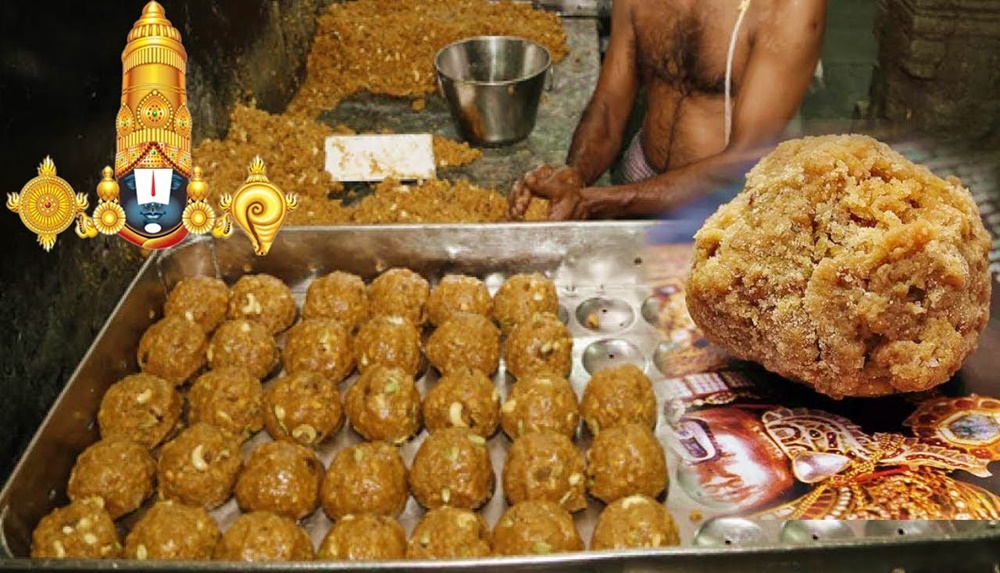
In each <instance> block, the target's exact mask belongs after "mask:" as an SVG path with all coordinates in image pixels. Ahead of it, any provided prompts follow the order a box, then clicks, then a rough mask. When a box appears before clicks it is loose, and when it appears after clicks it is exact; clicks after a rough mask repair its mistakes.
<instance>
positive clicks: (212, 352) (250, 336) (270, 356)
mask: <svg viewBox="0 0 1000 573" xmlns="http://www.w3.org/2000/svg"><path fill="white" fill-rule="evenodd" d="M206 354H207V356H208V365H209V367H210V368H212V369H213V370H215V369H219V368H226V367H231V368H240V369H242V370H245V371H246V372H247V373H248V374H250V375H251V376H253V377H254V378H257V379H258V380H263V379H265V378H267V377H268V375H270V374H271V373H272V372H274V370H275V369H276V368H277V366H278V362H279V360H278V345H277V344H276V343H275V342H274V337H273V336H271V333H270V332H268V330H267V328H266V327H265V326H264V325H262V324H260V323H259V322H253V321H250V320H243V319H238V320H227V321H225V322H223V323H222V324H220V325H219V328H218V329H217V330H216V331H215V334H213V335H212V340H211V341H210V342H209V343H208V352H207V353H206Z"/></svg>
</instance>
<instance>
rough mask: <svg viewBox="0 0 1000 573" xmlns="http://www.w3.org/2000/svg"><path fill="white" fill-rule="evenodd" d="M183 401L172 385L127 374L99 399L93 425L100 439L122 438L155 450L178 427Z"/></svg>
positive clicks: (155, 378) (144, 375) (152, 377)
mask: <svg viewBox="0 0 1000 573" xmlns="http://www.w3.org/2000/svg"><path fill="white" fill-rule="evenodd" d="M182 403H183V399H182V398H181V395H180V393H179V392H178V391H177V390H176V389H175V388H174V385H173V384H171V383H169V382H167V381H166V380H164V379H162V378H160V377H159V376H153V375H152V374H131V375H129V376H126V377H125V378H122V379H121V380H119V381H118V382H115V383H114V384H112V385H111V387H110V388H108V389H107V391H106V392H105V393H104V398H102V399H101V407H100V409H98V411H97V425H98V426H99V427H100V429H101V437H102V438H104V439H108V438H114V437H122V438H126V439H129V440H132V441H133V442H135V443H137V444H140V445H142V446H144V447H146V448H150V449H152V448H155V447H156V446H158V445H160V444H161V443H162V442H163V441H164V440H166V439H167V438H168V437H169V436H170V435H171V434H172V433H173V432H174V431H175V430H176V429H177V428H178V426H179V424H180V419H181V406H182Z"/></svg>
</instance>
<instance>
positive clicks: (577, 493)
mask: <svg viewBox="0 0 1000 573" xmlns="http://www.w3.org/2000/svg"><path fill="white" fill-rule="evenodd" d="M585 480H586V476H585V475H584V471H583V457H582V456H581V455H580V452H579V451H578V450H577V449H576V446H574V445H573V442H571V441H570V439H569V438H567V437H566V436H564V435H562V434H557V433H556V432H533V433H530V434H525V435H524V436H522V437H520V438H518V439H516V440H514V444H513V445H512V446H511V447H510V449H509V450H507V459H506V460H505V462H504V466H503V491H504V494H506V496H507V499H508V500H509V501H510V502H511V503H520V502H522V501H527V500H535V499H539V500H546V501H551V502H555V503H557V504H559V506H560V507H562V508H564V509H566V510H568V511H580V510H581V509H585V508H586V507H587V489H586V484H585V483H584V482H585Z"/></svg>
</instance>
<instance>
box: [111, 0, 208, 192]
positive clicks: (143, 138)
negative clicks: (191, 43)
mask: <svg viewBox="0 0 1000 573" xmlns="http://www.w3.org/2000/svg"><path fill="white" fill-rule="evenodd" d="M122 68H123V69H122V74H123V75H122V105H121V109H120V110H119V111H118V117H117V122H116V123H117V132H118V140H117V153H116V154H115V177H122V176H123V175H125V174H127V173H128V172H129V171H131V170H133V169H135V168H137V167H143V168H167V167H169V168H173V169H176V170H177V171H178V172H180V173H181V174H183V175H184V176H185V177H190V176H191V174H192V166H191V112H190V111H189V110H188V107H187V91H186V88H185V80H184V75H185V72H186V68H187V53H186V52H185V51H184V46H183V45H182V44H181V35H180V32H178V31H177V29H176V28H174V27H173V25H171V23H170V20H167V18H166V13H165V12H164V10H163V6H161V5H160V4H159V3H158V2H156V1H155V0H154V1H152V2H149V3H148V4H146V7H145V8H143V10H142V16H141V17H140V18H139V20H137V21H136V23H135V25H134V26H133V27H132V31H131V32H129V35H128V43H127V44H126V46H125V51H123V52H122Z"/></svg>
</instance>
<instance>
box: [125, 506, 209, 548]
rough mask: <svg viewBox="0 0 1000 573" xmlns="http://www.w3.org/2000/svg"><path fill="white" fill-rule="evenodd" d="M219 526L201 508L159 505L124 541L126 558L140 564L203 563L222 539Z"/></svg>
mask: <svg viewBox="0 0 1000 573" xmlns="http://www.w3.org/2000/svg"><path fill="white" fill-rule="evenodd" d="M221 534H222V533H221V532H220V531H219V524H217V523H216V522H215V519H213V518H212V516H211V515H210V514H209V513H208V511H206V510H205V508H203V507H192V506H189V505H184V504H181V503H177V502H175V501H170V500H167V501H160V502H157V503H156V504H155V505H154V506H153V507H151V508H149V510H148V511H146V513H144V514H143V516H142V517H141V518H139V521H137V522H136V524H135V525H134V526H133V527H132V530H131V531H129V533H128V536H127V537H126V538H125V557H126V558H127V559H140V560H146V559H149V560H185V561H194V560H205V559H211V558H212V551H213V550H214V549H215V544H216V543H218V542H219V537H220V536H221Z"/></svg>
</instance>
